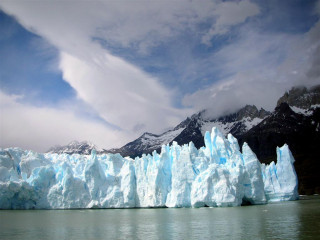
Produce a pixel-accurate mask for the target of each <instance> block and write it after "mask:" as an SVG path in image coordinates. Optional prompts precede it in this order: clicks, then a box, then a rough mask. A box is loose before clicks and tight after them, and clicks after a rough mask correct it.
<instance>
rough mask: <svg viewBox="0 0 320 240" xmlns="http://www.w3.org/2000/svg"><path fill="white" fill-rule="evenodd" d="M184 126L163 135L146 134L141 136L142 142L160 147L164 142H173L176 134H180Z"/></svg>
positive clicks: (144, 144)
mask: <svg viewBox="0 0 320 240" xmlns="http://www.w3.org/2000/svg"><path fill="white" fill-rule="evenodd" d="M183 130H184V128H179V129H177V130H170V131H167V132H165V133H163V134H161V135H156V136H155V135H153V134H144V135H143V138H141V144H142V145H143V146H151V145H152V146H154V148H155V149H156V148H160V147H161V146H162V145H163V144H166V143H169V142H171V141H172V140H173V139H174V138H175V137H176V136H178V135H179V134H180V133H181V132H182V131H183Z"/></svg>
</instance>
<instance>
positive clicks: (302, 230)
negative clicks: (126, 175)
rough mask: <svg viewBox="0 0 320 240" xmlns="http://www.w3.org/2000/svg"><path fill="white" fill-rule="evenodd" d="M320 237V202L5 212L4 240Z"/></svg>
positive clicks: (0, 215) (0, 217) (1, 214)
mask: <svg viewBox="0 0 320 240" xmlns="http://www.w3.org/2000/svg"><path fill="white" fill-rule="evenodd" d="M319 238H320V198H319V197H307V198H305V199H304V200H299V201H293V202H283V203H277V204H268V205H259V206H257V205H256V206H246V207H233V208H181V209H173V208H161V209H100V210H2V211H0V239H319Z"/></svg>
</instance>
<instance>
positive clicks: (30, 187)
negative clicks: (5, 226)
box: [0, 127, 299, 209]
mask: <svg viewBox="0 0 320 240" xmlns="http://www.w3.org/2000/svg"><path fill="white" fill-rule="evenodd" d="M293 163H294V158H293V156H292V154H291V152H290V150H289V148H288V146H287V145H284V146H283V147H282V148H277V164H274V163H273V162H272V163H271V164H270V165H268V166H266V165H264V164H260V162H259V161H258V159H257V157H256V155H255V154H254V153H253V152H252V150H251V149H250V147H249V146H248V145H247V144H246V143H245V144H244V145H243V147H242V153H241V152H240V147H239V145H238V141H237V139H235V138H234V137H233V136H232V135H230V134H229V135H228V138H227V139H226V138H224V136H223V135H222V134H221V132H219V130H218V129H217V128H215V127H214V128H213V129H212V132H211V133H209V132H206V134H205V147H202V148H200V149H196V148H195V146H194V145H193V143H192V142H190V143H189V145H183V146H179V145H178V144H177V143H175V142H173V144H172V145H171V146H169V145H166V146H165V145H164V146H162V149H161V153H160V154H157V153H156V152H154V153H153V154H152V155H143V156H142V157H141V158H136V159H134V160H133V159H131V158H128V157H126V158H123V157H122V156H120V155H119V154H115V155H113V154H106V155H97V154H96V153H95V151H93V152H92V153H91V156H86V155H78V154H74V155H67V154H61V155H58V154H39V153H35V152H32V151H23V150H21V149H18V148H9V149H1V150H0V209H64V208H67V209H70V208H71V209H72V208H132V207H203V206H211V207H220V206H239V205H241V204H243V203H246V204H247V203H251V204H265V203H267V202H275V201H284V200H295V199H297V198H298V196H299V195H298V191H297V185H298V182H297V175H296V173H295V169H294V166H293Z"/></svg>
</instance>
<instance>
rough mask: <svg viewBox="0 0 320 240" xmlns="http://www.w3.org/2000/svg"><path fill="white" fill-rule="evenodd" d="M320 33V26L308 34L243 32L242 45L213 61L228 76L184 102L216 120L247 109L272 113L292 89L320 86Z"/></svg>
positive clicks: (225, 51)
mask: <svg viewBox="0 0 320 240" xmlns="http://www.w3.org/2000/svg"><path fill="white" fill-rule="evenodd" d="M319 29H320V22H318V23H316V24H315V25H314V26H313V27H312V28H311V29H310V31H308V32H307V33H305V34H280V33H273V34H271V33H268V34H264V33H261V32H257V31H250V29H248V27H243V28H242V30H241V31H242V34H241V37H240V38H239V40H238V41H237V42H235V43H233V44H230V45H228V46H226V47H224V48H222V49H221V50H220V51H219V52H217V53H216V54H215V55H213V56H212V59H211V60H210V62H211V63H212V65H213V66H214V68H216V69H217V71H220V72H222V73H223V77H222V78H221V79H219V81H218V82H215V83H214V84H211V85H210V86H209V87H208V88H206V89H201V90H199V91H197V92H194V93H192V94H188V95H186V96H185V97H184V99H183V103H184V104H185V105H186V106H191V107H194V108H196V109H198V110H201V109H205V108H209V109H210V110H211V115H212V116H215V117H217V116H220V115H221V114H224V113H230V112H233V111H235V110H237V109H239V108H241V107H243V106H244V105H245V104H255V105H256V106H258V107H263V108H265V109H267V110H273V109H274V107H275V106H276V101H277V100H278V98H279V97H280V96H282V95H283V93H284V92H285V91H286V90H289V89H290V88H291V87H293V86H296V85H305V86H307V87H310V86H313V85H316V84H320V73H319V62H320V60H319V52H320V42H319V32H320V31H319Z"/></svg>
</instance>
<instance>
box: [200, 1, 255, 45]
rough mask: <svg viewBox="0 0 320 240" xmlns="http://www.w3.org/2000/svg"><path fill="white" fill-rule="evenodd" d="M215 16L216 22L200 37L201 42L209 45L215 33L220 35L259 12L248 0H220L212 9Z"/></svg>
mask: <svg viewBox="0 0 320 240" xmlns="http://www.w3.org/2000/svg"><path fill="white" fill-rule="evenodd" d="M213 12H214V14H215V15H216V16H217V20H216V22H215V23H214V24H213V25H212V27H211V28H210V30H209V31H208V32H207V34H206V35H205V36H203V38H202V42H203V43H205V44H208V45H211V43H210V40H211V38H212V37H213V36H215V35H222V34H225V33H227V32H228V31H229V29H230V27H232V26H234V25H237V24H240V23H243V22H245V21H246V19H247V18H249V17H253V16H256V15H258V14H259V13H260V10H259V7H258V6H257V5H256V4H254V3H252V2H250V1H248V0H244V1H239V2H221V3H219V4H218V5H217V6H216V8H215V9H214V11H213Z"/></svg>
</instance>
